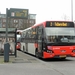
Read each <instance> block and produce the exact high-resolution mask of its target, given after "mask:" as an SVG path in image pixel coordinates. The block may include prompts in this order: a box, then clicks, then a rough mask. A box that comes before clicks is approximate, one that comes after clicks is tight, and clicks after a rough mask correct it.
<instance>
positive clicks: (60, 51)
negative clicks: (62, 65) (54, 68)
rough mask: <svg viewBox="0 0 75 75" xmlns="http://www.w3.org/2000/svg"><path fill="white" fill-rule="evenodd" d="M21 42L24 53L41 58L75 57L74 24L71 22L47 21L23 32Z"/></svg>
mask: <svg viewBox="0 0 75 75" xmlns="http://www.w3.org/2000/svg"><path fill="white" fill-rule="evenodd" d="M63 37H64V38H63ZM62 38H63V39H62ZM20 42H21V50H22V51H23V52H27V53H30V54H32V55H35V56H37V57H39V58H44V59H46V58H61V59H65V58H66V57H75V28H74V23H73V22H71V21H45V22H42V23H40V24H35V25H34V26H32V27H30V28H27V29H25V30H23V32H22V33H21V40H20Z"/></svg>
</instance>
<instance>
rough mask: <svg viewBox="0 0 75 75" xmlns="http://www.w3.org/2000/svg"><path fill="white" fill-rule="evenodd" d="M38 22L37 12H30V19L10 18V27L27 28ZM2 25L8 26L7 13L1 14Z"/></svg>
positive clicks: (0, 21)
mask: <svg viewBox="0 0 75 75" xmlns="http://www.w3.org/2000/svg"><path fill="white" fill-rule="evenodd" d="M35 23H36V14H29V15H28V19H19V18H18V19H15V18H8V27H9V28H10V27H14V28H17V29H25V28H28V27H30V26H32V25H34V24H35ZM0 27H2V28H5V27H6V14H0Z"/></svg>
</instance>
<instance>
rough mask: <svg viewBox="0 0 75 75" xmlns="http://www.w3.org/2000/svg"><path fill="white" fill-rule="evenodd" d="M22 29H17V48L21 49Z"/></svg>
mask: <svg viewBox="0 0 75 75" xmlns="http://www.w3.org/2000/svg"><path fill="white" fill-rule="evenodd" d="M21 32H22V30H17V45H16V50H20V37H21Z"/></svg>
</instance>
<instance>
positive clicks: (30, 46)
mask: <svg viewBox="0 0 75 75" xmlns="http://www.w3.org/2000/svg"><path fill="white" fill-rule="evenodd" d="M28 53H30V54H32V55H35V46H34V43H28Z"/></svg>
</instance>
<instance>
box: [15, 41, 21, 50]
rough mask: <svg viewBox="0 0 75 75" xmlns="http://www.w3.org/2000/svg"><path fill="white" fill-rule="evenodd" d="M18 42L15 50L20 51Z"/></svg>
mask: <svg viewBox="0 0 75 75" xmlns="http://www.w3.org/2000/svg"><path fill="white" fill-rule="evenodd" d="M20 46H21V45H20V42H17V45H16V50H20Z"/></svg>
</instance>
